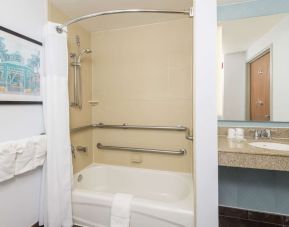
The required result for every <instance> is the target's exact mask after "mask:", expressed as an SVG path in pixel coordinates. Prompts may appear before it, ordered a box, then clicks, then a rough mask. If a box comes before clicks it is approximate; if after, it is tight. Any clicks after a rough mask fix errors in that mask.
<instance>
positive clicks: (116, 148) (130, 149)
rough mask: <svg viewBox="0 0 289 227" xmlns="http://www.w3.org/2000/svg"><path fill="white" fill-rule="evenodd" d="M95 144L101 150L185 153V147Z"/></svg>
mask: <svg viewBox="0 0 289 227" xmlns="http://www.w3.org/2000/svg"><path fill="white" fill-rule="evenodd" d="M96 146H97V148H98V149H101V150H116V151H131V152H145V153H156V154H169V155H185V154H186V153H187V151H186V150H185V149H180V150H178V151H173V150H161V149H152V148H136V147H117V146H104V145H102V144H101V143H98V144H97V145H96Z"/></svg>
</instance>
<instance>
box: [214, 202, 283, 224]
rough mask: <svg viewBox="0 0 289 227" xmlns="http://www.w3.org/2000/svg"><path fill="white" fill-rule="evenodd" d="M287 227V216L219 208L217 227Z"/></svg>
mask: <svg viewBox="0 0 289 227" xmlns="http://www.w3.org/2000/svg"><path fill="white" fill-rule="evenodd" d="M231 226H232V227H239V226H242V227H253V226H254V227H255V226H256V227H257V226H268V227H289V215H288V216H286V215H281V214H273V213H266V212H259V211H252V210H246V209H239V208H232V207H224V206H220V207H219V227H231Z"/></svg>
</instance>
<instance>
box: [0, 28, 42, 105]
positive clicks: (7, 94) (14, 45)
mask: <svg viewBox="0 0 289 227" xmlns="http://www.w3.org/2000/svg"><path fill="white" fill-rule="evenodd" d="M41 52H42V43H41V42H39V41H36V40H34V39H31V38H29V37H27V36H24V35H21V34H19V33H17V32H14V31H11V30H9V29H7V28H4V27H1V26H0V103H2V104H3V103H4V104H9V103H11V104H38V103H41V100H42V99H41V92H40V89H41V86H40V80H41V74H42V70H41V69H42V62H41V59H42V58H41Z"/></svg>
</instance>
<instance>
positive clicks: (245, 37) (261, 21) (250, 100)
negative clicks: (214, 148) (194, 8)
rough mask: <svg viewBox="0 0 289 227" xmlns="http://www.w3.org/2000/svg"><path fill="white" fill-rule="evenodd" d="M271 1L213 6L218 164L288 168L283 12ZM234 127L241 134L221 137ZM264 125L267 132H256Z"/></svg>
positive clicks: (286, 18)
mask: <svg viewBox="0 0 289 227" xmlns="http://www.w3.org/2000/svg"><path fill="white" fill-rule="evenodd" d="M274 4H275V3H274ZM274 4H273V3H272V5H270V3H264V2H262V1H256V2H255V3H240V4H235V5H230V4H228V5H226V4H224V5H220V6H219V8H218V62H217V64H218V75H217V86H218V88H217V91H218V96H217V98H218V118H219V126H220V128H219V133H218V135H219V165H220V166H229V167H240V168H254V169H265V170H280V171H289V130H288V129H286V126H285V125H287V127H288V125H289V124H288V122H289V105H288V103H289V74H288V70H287V69H288V59H289V42H288V40H289V13H288V10H287V11H286V7H285V5H284V6H283V8H281V9H278V11H274V10H273V9H274V7H275V6H276V5H274ZM256 6H258V7H257V8H254V7H256ZM251 8H254V10H253V11H254V13H252V14H250V13H248V14H246V12H248V11H249V9H251ZM265 9H267V11H265V12H264V10H265ZM242 10H243V11H242ZM241 11H242V12H243V13H242V14H241V13H240V12H241ZM286 122H287V123H286ZM222 125H223V126H222ZM224 125H226V126H224ZM244 125H245V126H244ZM276 125H277V126H276ZM239 127H242V128H243V129H244V140H243V141H236V140H232V139H227V134H228V133H227V132H228V128H239ZM265 129H267V131H268V130H269V133H270V135H269V138H264V136H260V137H259V138H257V137H256V135H255V134H256V130H257V133H258V132H260V131H262V130H263V131H264V132H266V130H265Z"/></svg>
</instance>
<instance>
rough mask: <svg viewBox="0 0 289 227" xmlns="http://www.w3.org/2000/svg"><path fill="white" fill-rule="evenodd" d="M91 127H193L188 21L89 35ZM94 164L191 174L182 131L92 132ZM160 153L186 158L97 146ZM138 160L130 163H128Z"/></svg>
mask: <svg viewBox="0 0 289 227" xmlns="http://www.w3.org/2000/svg"><path fill="white" fill-rule="evenodd" d="M91 45H92V50H93V86H92V87H93V99H94V100H98V101H99V104H98V105H96V106H95V107H93V108H92V120H93V122H94V123H98V122H103V123H107V124H120V123H124V122H126V123H128V124H143V125H172V126H174V125H184V126H188V127H190V128H191V127H192V20H191V19H182V20H176V21H169V22H164V23H159V24H151V25H145V26H139V27H131V28H126V29H118V30H110V31H104V32H98V33H92V37H91ZM93 133H94V134H93V147H94V149H95V151H94V161H95V162H101V163H109V164H116V165H125V166H135V167H143V168H154V169H162V170H173V171H184V172H190V171H191V165H192V163H191V162H192V143H191V142H190V141H188V140H186V139H185V135H184V133H183V132H162V131H158V132H156V131H141V130H138V131H133V130H131V131H129V130H111V129H95V130H94V132H93ZM97 142H101V143H102V144H103V145H115V146H132V147H148V148H160V149H176V150H178V149H181V148H186V149H187V151H188V154H187V155H186V156H182V157H179V156H170V155H158V154H144V153H143V154H133V153H130V152H121V151H99V150H97V148H96V143H97ZM135 158H137V159H142V163H133V162H132V159H135Z"/></svg>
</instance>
